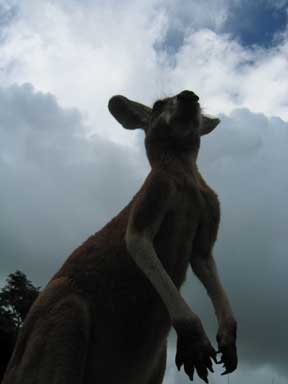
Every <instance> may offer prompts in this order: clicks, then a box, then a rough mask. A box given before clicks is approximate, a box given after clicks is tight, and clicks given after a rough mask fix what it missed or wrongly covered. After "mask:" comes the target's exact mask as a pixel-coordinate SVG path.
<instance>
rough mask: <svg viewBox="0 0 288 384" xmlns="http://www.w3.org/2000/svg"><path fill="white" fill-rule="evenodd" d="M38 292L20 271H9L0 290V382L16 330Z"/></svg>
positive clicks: (14, 339)
mask: <svg viewBox="0 0 288 384" xmlns="http://www.w3.org/2000/svg"><path fill="white" fill-rule="evenodd" d="M38 294H39V287H34V285H33V284H32V283H31V281H29V280H28V279H27V277H26V275H25V274H24V273H23V272H21V271H16V272H14V273H11V274H10V275H9V276H8V277H7V279H6V285H5V286H4V287H3V288H2V290H1V291H0V382H1V379H2V376H3V374H4V371H5V369H6V365H7V363H8V361H9V359H10V356H11V353H12V351H13V348H14V345H15V341H16V337H17V333H18V330H19V328H20V327H21V326H22V324H23V321H24V319H25V316H26V314H27V313H28V311H29V309H30V307H31V305H32V304H33V302H34V301H35V299H36V298H37V296H38Z"/></svg>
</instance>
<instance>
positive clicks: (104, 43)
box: [0, 0, 288, 142]
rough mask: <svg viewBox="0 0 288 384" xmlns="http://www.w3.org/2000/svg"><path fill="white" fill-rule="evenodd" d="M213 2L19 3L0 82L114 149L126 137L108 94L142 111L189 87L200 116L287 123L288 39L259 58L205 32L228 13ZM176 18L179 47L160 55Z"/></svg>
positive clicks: (225, 38)
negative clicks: (46, 95)
mask: <svg viewBox="0 0 288 384" xmlns="http://www.w3.org/2000/svg"><path fill="white" fill-rule="evenodd" d="M222 3H223V7H220V5H219V4H218V3H217V4H214V3H213V4H214V5H212V4H211V2H210V1H206V2H205V3H204V4H203V5H202V4H201V7H198V6H197V7H196V5H195V4H194V2H193V4H190V5H189V3H188V2H187V3H186V2H185V3H184V5H183V6H182V7H180V6H178V5H179V4H178V2H175V3H174V2H169V3H165V6H164V5H163V3H162V2H161V1H160V0H150V1H148V2H145V3H143V2H131V1H128V0H127V1H126V2H124V3H122V2H121V7H120V6H119V4H118V5H117V3H116V2H114V1H109V2H104V3H103V2H101V3H100V2H96V3H94V4H93V5H91V3H90V2H88V3H87V4H86V5H85V3H84V4H83V5H80V4H79V3H78V2H66V1H62V2H59V3H56V2H50V1H42V2H36V1H33V0H29V1H28V0H27V1H26V2H25V4H24V3H23V4H22V5H19V12H18V17H17V18H16V19H15V22H14V23H13V24H12V25H11V26H10V29H9V30H8V31H7V33H6V40H5V42H3V43H2V45H1V46H0V54H1V60H0V64H1V68H2V76H1V77H0V83H2V84H4V85H5V84H6V85H7V84H11V83H14V82H16V83H20V84H21V83H23V82H30V83H32V84H33V85H34V86H35V87H36V88H37V89H40V90H42V91H45V92H51V93H53V94H55V95H56V97H57V98H58V100H59V102H60V104H61V105H62V106H65V107H71V106H72V107H73V106H76V107H77V108H79V109H80V110H81V111H82V113H83V114H84V116H85V118H86V119H87V121H89V123H90V124H89V125H90V126H91V127H93V130H94V131H97V132H98V133H101V134H102V135H106V136H107V135H109V137H110V138H111V139H112V140H116V141H117V140H118V141H119V140H121V141H122V142H124V141H129V140H130V139H129V138H128V135H127V134H126V133H125V132H124V131H122V132H121V131H119V132H118V133H117V134H115V129H114V125H112V122H111V120H110V118H109V117H108V114H107V112H106V104H107V101H108V99H109V97H110V96H111V95H112V94H115V93H124V94H127V95H128V96H129V97H132V98H133V97H134V98H136V99H139V100H141V101H144V102H146V103H151V102H152V101H153V100H154V99H155V98H157V97H159V96H162V95H165V94H169V93H174V92H176V91H179V90H182V89H186V88H192V89H193V90H196V91H197V92H198V93H199V94H200V96H201V97H202V99H203V100H204V104H205V107H207V110H208V112H209V111H211V112H213V113H217V114H218V113H229V112H230V111H231V110H232V109H233V108H235V107H237V108H238V107H245V108H249V109H250V110H252V111H255V112H262V113H265V114H266V115H269V116H271V115H276V116H280V117H282V118H284V119H288V113H287V110H288V108H287V99H288V97H287V96H288V95H287V92H288V91H287V90H288V84H287V82H288V80H287V76H286V72H287V64H288V63H287V51H288V43H287V37H286V36H284V37H283V40H282V41H280V42H279V45H278V46H276V47H274V48H271V49H270V50H263V49H256V48H253V49H252V48H251V49H248V48H243V47H242V46H241V45H240V44H239V43H237V42H236V41H234V40H232V39H231V37H229V35H225V34H224V35H223V34H216V33H215V32H212V31H211V30H209V29H207V27H209V26H210V24H209V23H208V22H206V21H205V20H204V19H205V17H208V18H211V19H213V20H216V19H217V17H216V16H215V17H214V16H213V15H214V14H215V15H218V13H217V9H224V10H225V9H228V8H229V6H228V5H227V4H229V2H225V1H221V5H222ZM225 4H226V5H225ZM191 8H193V12H192V10H191ZM179 12H180V13H183V14H186V15H188V16H189V17H190V18H191V23H190V24H189V23H185V22H181V23H180V26H179V28H183V33H184V42H183V46H182V47H180V50H179V51H178V53H177V54H176V55H174V56H173V57H169V56H167V55H166V54H165V51H163V50H162V51H161V50H160V51H159V50H155V44H156V45H157V44H158V46H159V42H161V41H162V42H165V38H166V33H167V30H168V29H169V28H171V27H173V25H174V23H175V20H176V19H177V17H178V16H177V15H178V13H179ZM225 12H226V11H225ZM227 12H228V11H227ZM200 14H201V15H202V16H203V17H202V16H201V17H200ZM211 15H212V16H211ZM188 16H187V17H188ZM179 17H180V16H179ZM223 17H224V16H223ZM181 20H182V19H181ZM197 20H198V22H199V25H197V28H196V29H195V28H192V27H191V25H193V23H194V22H195V23H196V21H197ZM201 20H202V21H201ZM203 26H205V27H206V29H203V28H202V27H203ZM171 60H172V61H171ZM171 63H173V66H172V67H171Z"/></svg>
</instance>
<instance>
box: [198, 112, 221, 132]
mask: <svg viewBox="0 0 288 384" xmlns="http://www.w3.org/2000/svg"><path fill="white" fill-rule="evenodd" d="M219 123H220V119H218V118H217V117H208V116H205V115H202V122H201V136H202V135H207V134H208V133H210V132H212V131H213V129H215V128H216V127H217V125H218V124H219Z"/></svg>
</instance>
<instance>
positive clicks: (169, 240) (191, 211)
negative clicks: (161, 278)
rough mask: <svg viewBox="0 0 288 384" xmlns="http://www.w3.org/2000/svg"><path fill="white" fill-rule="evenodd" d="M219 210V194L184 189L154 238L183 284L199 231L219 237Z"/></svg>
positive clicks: (175, 278) (176, 279)
mask: <svg viewBox="0 0 288 384" xmlns="http://www.w3.org/2000/svg"><path fill="white" fill-rule="evenodd" d="M219 218H220V210H219V203H218V199H217V196H216V194H215V193H214V192H213V190H211V189H210V188H209V187H207V186H205V188H203V189H199V188H195V187H194V186H191V187H188V188H183V190H182V191H181V192H179V193H178V195H177V199H176V201H175V204H174V207H173V208H172V209H171V210H170V211H169V212H168V213H167V215H166V217H165V219H164V220H163V223H162V225H161V228H160V230H159V233H158V234H157V236H156V238H155V242H154V245H155V249H156V252H157V254H158V257H159V258H160V260H161V262H162V264H163V266H164V267H165V269H166V270H167V272H168V273H169V275H170V277H171V278H172V280H173V281H174V283H175V284H176V286H178V287H180V286H181V284H182V283H183V281H184V279H185V275H186V271H187V267H188V265H189V261H190V259H191V256H192V253H193V245H194V240H195V238H196V237H197V232H198V230H199V228H200V227H201V231H203V230H204V231H207V236H208V237H209V238H210V237H211V236H213V237H216V235H215V234H216V233H217V228H218V224H219Z"/></svg>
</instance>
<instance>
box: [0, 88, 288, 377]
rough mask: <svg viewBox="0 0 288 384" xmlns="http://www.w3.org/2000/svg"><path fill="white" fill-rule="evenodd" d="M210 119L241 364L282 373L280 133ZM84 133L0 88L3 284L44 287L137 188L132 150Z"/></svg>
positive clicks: (199, 308) (38, 98)
mask: <svg viewBox="0 0 288 384" xmlns="http://www.w3.org/2000/svg"><path fill="white" fill-rule="evenodd" d="M107 113H108V112H107ZM221 119H222V123H221V125H220V126H219V127H218V128H217V129H216V130H215V131H214V132H213V133H212V134H211V135H209V136H207V137H205V138H203V140H202V148H201V151H200V152H201V153H200V159H199V163H200V170H201V171H202V173H203V175H204V176H205V177H206V178H207V181H208V182H209V184H210V185H211V186H212V187H214V188H215V190H216V191H217V192H218V194H219V197H220V201H221V205H222V223H221V228H220V233H219V240H218V242H217V246H216V249H215V254H216V258H217V260H218V265H219V270H220V273H221V276H222V277H223V281H224V283H225V286H226V287H227V291H228V292H229V295H230V297H231V301H232V303H233V307H234V311H235V314H236V316H237V318H238V321H239V350H240V364H241V366H242V368H243V366H245V365H246V366H247V364H248V365H249V364H250V365H251V366H253V367H256V366H259V367H260V366H263V365H267V366H269V365H271V367H272V366H273V369H277V370H279V372H280V371H281V372H283V374H285V375H287V368H286V360H287V359H286V357H287V353H286V343H287V341H288V340H287V330H286V326H287V322H288V312H287V308H288V305H287V304H288V302H287V295H286V294H285V292H286V291H287V278H286V271H287V267H288V262H287V251H286V234H287V228H288V213H287V206H286V194H287V190H288V180H287V171H286V164H287V162H288V152H287V142H288V124H287V123H286V122H284V121H282V120H281V119H279V118H271V119H268V118H267V117H266V116H264V115H261V114H255V113H251V112H250V111H249V110H235V111H234V112H233V113H232V114H231V115H230V116H221ZM111 122H112V120H111ZM115 127H116V126H115ZM115 129H117V128H115ZM119 129H121V128H120V126H119ZM84 133H85V127H84V124H83V121H82V119H81V115H80V114H79V112H77V110H71V109H70V110H67V109H63V108H61V107H60V106H59V105H58V104H57V101H56V99H55V98H54V97H53V96H52V95H49V94H42V93H36V92H35V91H34V90H33V88H32V87H31V86H29V85H25V86H22V87H19V86H13V87H10V88H5V89H4V88H1V89H0V180H1V189H0V210H1V218H0V252H1V265H0V269H1V277H2V278H3V277H4V276H6V275H7V274H8V273H9V272H12V271H14V270H16V269H22V270H23V271H24V272H25V273H27V274H28V276H29V278H31V279H32V280H33V282H35V283H36V284H41V285H43V284H44V283H46V281H47V279H48V278H49V277H50V276H51V274H53V273H54V272H55V271H56V270H57V268H58V267H59V266H60V265H61V263H62V262H63V261H64V259H65V258H66V256H67V255H68V254H69V253H70V251H71V250H72V249H73V248H74V247H76V246H77V245H79V243H81V242H82V241H83V240H85V238H86V237H87V236H88V235H90V234H91V233H93V232H95V231H97V230H98V229H99V228H100V227H101V226H102V225H103V224H105V223H106V222H107V221H108V220H109V219H110V218H111V217H112V216H113V215H114V214H115V213H116V212H117V211H119V210H120V209H121V208H122V207H123V206H124V205H125V204H126V203H127V202H128V201H129V200H130V198H131V196H132V195H133V194H134V193H135V191H136V190H137V189H138V187H139V185H140V183H141V180H142V179H143V178H144V174H143V169H144V166H143V164H147V163H146V162H145V161H144V154H143V149H142V150H141V151H139V150H137V151H132V150H131V149H128V148H126V147H121V146H119V145H116V144H113V143H111V142H109V141H106V140H104V139H103V138H100V137H99V136H97V135H95V136H94V137H92V138H89V139H88V138H85V134H84ZM142 145H143V144H141V148H143V147H142ZM138 149H139V148H138ZM139 153H141V156H142V157H143V159H140V160H139V157H138V155H139ZM184 292H185V296H186V297H187V298H189V302H190V303H191V306H192V307H193V308H194V309H195V311H196V312H198V313H199V314H200V315H201V318H203V320H204V322H205V324H206V326H207V328H208V330H209V334H210V335H211V337H212V335H213V339H214V335H215V321H214V318H215V317H214V315H213V311H212V309H211V306H210V304H209V301H208V299H207V298H206V295H205V293H204V290H203V289H202V287H201V286H200V284H199V283H198V282H196V279H195V278H192V277H191V274H189V276H188V279H187V284H186V287H185V289H184ZM212 332H213V333H212ZM213 341H214V340H213ZM173 369H174V370H175V367H174V365H173V367H172V368H169V372H170V376H171V377H172V376H173V375H174V374H173V372H174V371H173ZM271 372H272V371H271ZM177 377H178V376H177ZM235 377H237V376H235ZM241 377H242V376H241ZM241 377H240V376H239V380H240V379H241ZM179 380H182V381H183V382H184V376H181V377H180V376H179ZM178 382H181V381H178ZM239 383H240V381H239ZM237 384H238V383H237Z"/></svg>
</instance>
